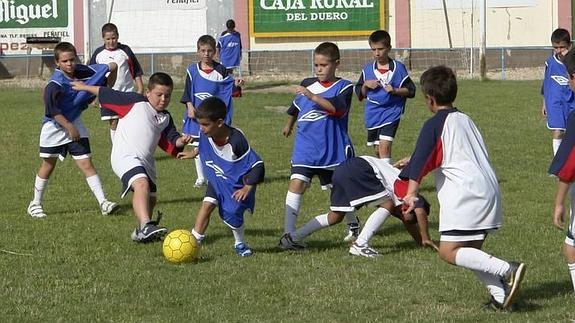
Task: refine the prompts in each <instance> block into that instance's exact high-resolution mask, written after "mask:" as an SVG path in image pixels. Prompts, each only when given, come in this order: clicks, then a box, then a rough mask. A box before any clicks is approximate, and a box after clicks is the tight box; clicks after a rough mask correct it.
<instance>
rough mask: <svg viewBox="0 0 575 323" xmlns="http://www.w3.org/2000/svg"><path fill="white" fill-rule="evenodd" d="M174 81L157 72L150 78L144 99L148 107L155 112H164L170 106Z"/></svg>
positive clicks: (166, 75)
mask: <svg viewBox="0 0 575 323" xmlns="http://www.w3.org/2000/svg"><path fill="white" fill-rule="evenodd" d="M173 88H174V81H173V80H172V78H171V77H170V76H169V75H168V74H166V73H162V72H157V73H154V74H152V76H150V79H149V80H148V88H147V89H146V97H147V98H148V102H149V103H150V105H151V106H152V107H153V108H154V109H156V110H157V111H163V110H165V109H166V108H167V107H168V105H169V104H170V99H171V97H172V90H173Z"/></svg>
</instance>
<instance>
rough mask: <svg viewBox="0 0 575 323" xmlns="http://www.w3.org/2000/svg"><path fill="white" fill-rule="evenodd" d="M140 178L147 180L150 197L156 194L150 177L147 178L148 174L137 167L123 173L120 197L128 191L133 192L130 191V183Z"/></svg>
mask: <svg viewBox="0 0 575 323" xmlns="http://www.w3.org/2000/svg"><path fill="white" fill-rule="evenodd" d="M141 177H145V178H147V179H148V185H150V193H153V194H152V195H155V194H156V192H157V191H158V188H157V186H156V183H154V182H152V181H151V180H150V176H148V173H147V172H146V169H145V168H144V167H142V166H137V167H134V168H132V169H130V170H129V171H127V172H125V173H124V174H123V175H122V197H124V196H125V195H126V194H127V193H128V191H134V190H133V189H132V183H133V182H134V181H135V180H136V179H138V178H141Z"/></svg>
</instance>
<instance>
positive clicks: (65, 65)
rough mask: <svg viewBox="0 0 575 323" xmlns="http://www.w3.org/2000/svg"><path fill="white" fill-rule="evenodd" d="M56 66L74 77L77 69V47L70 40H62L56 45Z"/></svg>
mask: <svg viewBox="0 0 575 323" xmlns="http://www.w3.org/2000/svg"><path fill="white" fill-rule="evenodd" d="M54 60H55V61H56V66H57V67H58V68H59V69H60V71H62V72H63V73H64V74H65V75H67V76H69V77H72V76H73V75H74V70H75V69H76V47H74V45H72V44H70V43H68V42H60V43H58V45H56V47H54Z"/></svg>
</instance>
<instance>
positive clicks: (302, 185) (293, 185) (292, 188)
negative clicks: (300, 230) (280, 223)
mask: <svg viewBox="0 0 575 323" xmlns="http://www.w3.org/2000/svg"><path fill="white" fill-rule="evenodd" d="M306 188H307V183H306V182H304V181H302V180H300V179H296V178H294V179H292V180H290V182H289V186H288V192H287V194H286V200H285V213H284V233H291V232H294V231H295V228H296V223H297V217H298V215H299V210H300V207H301V202H302V197H303V194H304V193H305V190H306Z"/></svg>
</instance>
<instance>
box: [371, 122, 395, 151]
mask: <svg viewBox="0 0 575 323" xmlns="http://www.w3.org/2000/svg"><path fill="white" fill-rule="evenodd" d="M398 128H399V121H396V122H393V123H390V124H386V125H384V126H381V127H379V128H375V129H371V130H367V145H368V146H374V145H375V146H379V141H380V140H385V141H393V138H395V134H396V133H397V129H398Z"/></svg>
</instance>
